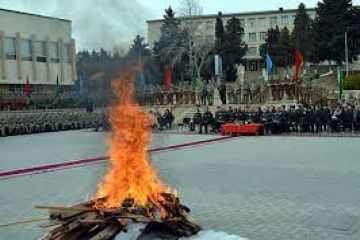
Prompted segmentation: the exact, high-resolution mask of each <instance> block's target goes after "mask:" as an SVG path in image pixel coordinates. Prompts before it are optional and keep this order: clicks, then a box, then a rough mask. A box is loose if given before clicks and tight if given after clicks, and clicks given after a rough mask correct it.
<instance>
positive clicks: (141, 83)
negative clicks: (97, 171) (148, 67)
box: [138, 69, 146, 90]
mask: <svg viewBox="0 0 360 240" xmlns="http://www.w3.org/2000/svg"><path fill="white" fill-rule="evenodd" d="M138 78H139V87H140V90H144V89H145V88H146V81H145V73H144V69H142V70H141V71H140V72H139V75H138Z"/></svg>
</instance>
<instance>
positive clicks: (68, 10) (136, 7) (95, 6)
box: [0, 0, 151, 50]
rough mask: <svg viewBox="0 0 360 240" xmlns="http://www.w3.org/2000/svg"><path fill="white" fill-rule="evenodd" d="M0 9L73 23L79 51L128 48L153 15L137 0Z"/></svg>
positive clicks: (30, 3) (5, 2)
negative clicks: (51, 17) (46, 16)
mask: <svg viewBox="0 0 360 240" xmlns="http://www.w3.org/2000/svg"><path fill="white" fill-rule="evenodd" d="M0 3H1V5H2V6H1V7H8V8H10V9H14V10H20V11H26V12H31V13H35V14H43V15H49V16H54V17H59V18H66V19H69V20H71V21H72V26H73V37H74V38H75V39H76V43H77V49H78V50H82V49H89V50H92V49H100V48H101V47H103V48H104V49H107V50H114V49H124V48H127V47H128V46H129V45H130V44H131V42H132V40H133V39H134V37H135V36H136V35H137V34H139V35H142V36H145V34H146V20H148V19H149V18H151V14H150V12H149V11H148V10H147V9H146V8H145V7H144V6H143V5H142V4H140V3H139V1H138V0H130V1H129V0H102V1H98V0H81V1H76V0H21V1H19V2H17V3H14V1H13V0H11V1H10V0H1V1H0Z"/></svg>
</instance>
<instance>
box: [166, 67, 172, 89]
mask: <svg viewBox="0 0 360 240" xmlns="http://www.w3.org/2000/svg"><path fill="white" fill-rule="evenodd" d="M170 87H171V69H170V68H167V69H166V70H165V90H166V91H167V92H168V91H170Z"/></svg>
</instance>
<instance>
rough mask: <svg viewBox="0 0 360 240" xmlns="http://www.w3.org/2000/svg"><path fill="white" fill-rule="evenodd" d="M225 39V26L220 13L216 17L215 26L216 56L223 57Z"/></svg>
mask: <svg viewBox="0 0 360 240" xmlns="http://www.w3.org/2000/svg"><path fill="white" fill-rule="evenodd" d="M224 38H225V30H224V24H223V20H222V13H221V12H219V14H218V16H217V17H216V25H215V54H219V55H221V50H222V48H223V46H224V41H225V40H224Z"/></svg>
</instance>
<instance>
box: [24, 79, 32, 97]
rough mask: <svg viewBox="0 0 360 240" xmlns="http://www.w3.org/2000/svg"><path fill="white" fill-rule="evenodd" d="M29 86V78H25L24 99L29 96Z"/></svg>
mask: <svg viewBox="0 0 360 240" xmlns="http://www.w3.org/2000/svg"><path fill="white" fill-rule="evenodd" d="M31 92H32V90H31V85H30V83H29V77H28V76H26V85H25V94H26V97H27V98H29V97H30V96H31Z"/></svg>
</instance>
